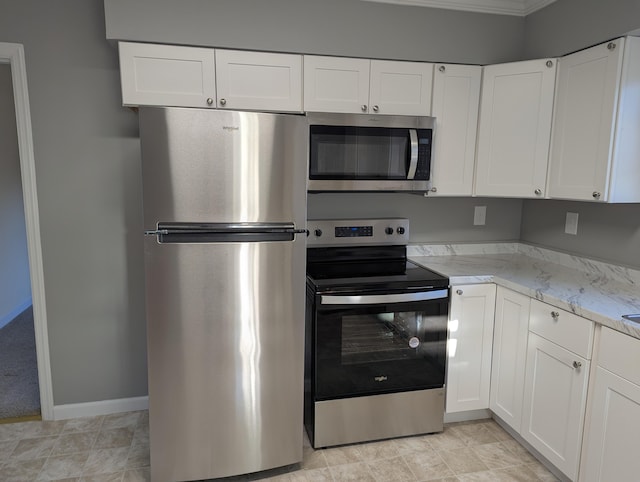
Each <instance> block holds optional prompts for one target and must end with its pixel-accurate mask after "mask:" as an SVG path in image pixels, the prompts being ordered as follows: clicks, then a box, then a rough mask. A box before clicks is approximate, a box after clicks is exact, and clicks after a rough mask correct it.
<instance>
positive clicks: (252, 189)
mask: <svg viewBox="0 0 640 482" xmlns="http://www.w3.org/2000/svg"><path fill="white" fill-rule="evenodd" d="M306 129H307V127H306V121H305V117H304V116H300V115H286V114H265V113H257V112H236V111H216V110H201V109H180V108H170V109H166V108H156V107H144V108H141V109H140V139H141V148H142V174H143V194H144V219H145V229H147V230H149V229H155V227H156V226H155V225H156V223H157V222H159V221H162V222H175V221H177V222H193V223H197V222H220V223H225V222H227V223H230V222H234V223H239V222H248V223H256V222H293V223H295V225H296V226H304V222H305V210H306V174H305V172H306V162H307V161H306V157H307V147H306V146H307V132H306Z"/></svg>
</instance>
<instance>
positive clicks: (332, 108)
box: [304, 55, 371, 113]
mask: <svg viewBox="0 0 640 482" xmlns="http://www.w3.org/2000/svg"><path fill="white" fill-rule="evenodd" d="M370 63H371V62H370V61H369V60H368V59H347V58H342V57H322V56H317V55H305V56H304V110H306V111H309V112H346V113H353V112H368V110H369V69H370Z"/></svg>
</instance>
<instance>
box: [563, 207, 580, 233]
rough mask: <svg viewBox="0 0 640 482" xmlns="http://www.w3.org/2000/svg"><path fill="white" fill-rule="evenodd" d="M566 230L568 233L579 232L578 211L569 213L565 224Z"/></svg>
mask: <svg viewBox="0 0 640 482" xmlns="http://www.w3.org/2000/svg"><path fill="white" fill-rule="evenodd" d="M564 232H565V233H567V234H573V235H576V234H578V213H569V212H568V213H567V219H566V221H565V224H564Z"/></svg>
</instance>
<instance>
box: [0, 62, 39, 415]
mask: <svg viewBox="0 0 640 482" xmlns="http://www.w3.org/2000/svg"><path fill="white" fill-rule="evenodd" d="M0 226H2V230H0V421H6V420H25V419H32V418H36V417H37V418H39V417H40V394H39V390H38V367H37V363H36V344H35V332H34V325H33V309H32V306H31V280H30V276H29V257H28V251H27V232H26V223H25V218H24V202H23V195H22V179H21V175H20V155H19V152H18V134H17V132H16V117H15V106H14V101H13V82H12V76H11V65H9V64H0Z"/></svg>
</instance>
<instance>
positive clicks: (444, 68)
mask: <svg viewBox="0 0 640 482" xmlns="http://www.w3.org/2000/svg"><path fill="white" fill-rule="evenodd" d="M438 70H439V71H440V72H444V71H445V70H447V69H446V67H445V66H444V65H441V66H440V67H438Z"/></svg>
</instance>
